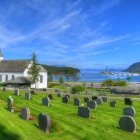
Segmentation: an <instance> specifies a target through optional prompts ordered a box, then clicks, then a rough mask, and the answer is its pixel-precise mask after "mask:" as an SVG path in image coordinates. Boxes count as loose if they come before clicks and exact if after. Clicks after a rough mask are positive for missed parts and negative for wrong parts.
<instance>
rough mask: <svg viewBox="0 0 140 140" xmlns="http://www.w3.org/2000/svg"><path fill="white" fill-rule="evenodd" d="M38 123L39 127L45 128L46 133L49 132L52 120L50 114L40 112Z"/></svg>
mask: <svg viewBox="0 0 140 140" xmlns="http://www.w3.org/2000/svg"><path fill="white" fill-rule="evenodd" d="M38 124H39V128H40V129H41V130H43V131H44V132H45V133H49V129H50V126H51V120H50V117H49V116H48V115H45V114H43V113H41V114H39V116H38Z"/></svg>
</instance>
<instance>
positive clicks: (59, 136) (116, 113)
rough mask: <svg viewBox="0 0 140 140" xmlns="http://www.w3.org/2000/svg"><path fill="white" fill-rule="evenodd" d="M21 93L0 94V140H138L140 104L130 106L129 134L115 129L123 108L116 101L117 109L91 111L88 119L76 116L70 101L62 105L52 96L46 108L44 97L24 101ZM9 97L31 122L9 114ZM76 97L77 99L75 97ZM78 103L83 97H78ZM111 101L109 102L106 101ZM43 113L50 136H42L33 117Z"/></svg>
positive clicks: (103, 106) (139, 134)
mask: <svg viewBox="0 0 140 140" xmlns="http://www.w3.org/2000/svg"><path fill="white" fill-rule="evenodd" d="M24 94H25V92H23V91H22V93H21V92H20V95H21V96H19V97H17V96H15V95H14V94H13V91H7V92H5V93H4V92H2V91H0V99H2V100H3V102H0V140H122V139H123V140H139V139H140V125H139V124H140V117H139V116H140V101H135V102H134V108H135V109H136V112H137V114H136V117H135V120H136V123H137V132H136V133H129V132H125V131H123V130H121V129H119V128H118V121H119V119H120V117H121V116H122V111H123V108H124V107H126V106H125V105H124V102H123V101H122V100H118V102H117V107H116V108H111V107H109V103H104V104H103V105H101V106H99V105H98V107H97V110H92V118H90V119H86V118H82V117H79V116H77V107H76V106H74V105H73V98H74V97H75V96H76V95H74V96H73V97H72V100H71V102H70V103H69V104H63V103H62V101H61V98H58V97H57V96H56V95H55V100H53V101H51V105H52V106H50V107H46V106H43V105H42V104H41V102H42V98H43V97H45V96H47V94H42V93H41V94H37V95H32V100H30V101H28V100H25V99H24ZM10 95H12V97H13V98H14V106H15V108H16V110H18V109H19V108H22V107H29V108H30V111H31V115H34V116H35V117H36V119H35V120H29V121H25V120H23V119H21V118H20V116H19V115H20V112H18V111H17V112H15V113H11V112H9V111H8V110H7V109H6V107H7V98H8V97H9V96H10ZM78 97H79V96H78ZM80 98H81V101H82V103H84V102H83V97H80ZM110 101H111V100H110ZM41 112H43V113H46V114H47V115H49V116H50V117H51V119H52V120H53V121H54V122H55V123H56V126H55V128H54V129H52V130H51V133H50V134H45V133H44V132H43V131H41V130H40V129H39V128H38V122H37V117H38V115H39V114H40V113H41Z"/></svg>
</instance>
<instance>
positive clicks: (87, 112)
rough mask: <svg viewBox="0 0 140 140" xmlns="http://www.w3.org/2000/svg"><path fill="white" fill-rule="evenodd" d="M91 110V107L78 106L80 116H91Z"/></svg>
mask: <svg viewBox="0 0 140 140" xmlns="http://www.w3.org/2000/svg"><path fill="white" fill-rule="evenodd" d="M90 115H91V111H90V108H89V107H78V116H81V117H84V118H90Z"/></svg>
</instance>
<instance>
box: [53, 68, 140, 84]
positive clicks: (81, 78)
mask: <svg viewBox="0 0 140 140" xmlns="http://www.w3.org/2000/svg"><path fill="white" fill-rule="evenodd" d="M101 72H102V70H81V72H80V73H79V74H78V75H77V76H75V75H69V76H68V75H65V74H63V75H57V76H56V75H53V80H54V81H58V80H59V77H60V76H62V77H63V78H64V80H65V81H74V79H75V77H77V80H76V81H77V82H102V81H104V80H106V79H113V80H115V81H116V80H118V79H119V80H125V81H127V77H130V78H131V79H130V81H129V82H140V75H135V74H128V73H124V72H121V70H113V71H112V72H114V73H117V74H114V75H113V74H112V75H109V74H102V73H101Z"/></svg>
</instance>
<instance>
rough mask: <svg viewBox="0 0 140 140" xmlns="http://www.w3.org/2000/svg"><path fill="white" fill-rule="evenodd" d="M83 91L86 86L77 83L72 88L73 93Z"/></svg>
mask: <svg viewBox="0 0 140 140" xmlns="http://www.w3.org/2000/svg"><path fill="white" fill-rule="evenodd" d="M82 91H85V86H82V85H77V86H73V87H72V88H71V92H72V94H76V93H78V92H82Z"/></svg>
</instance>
